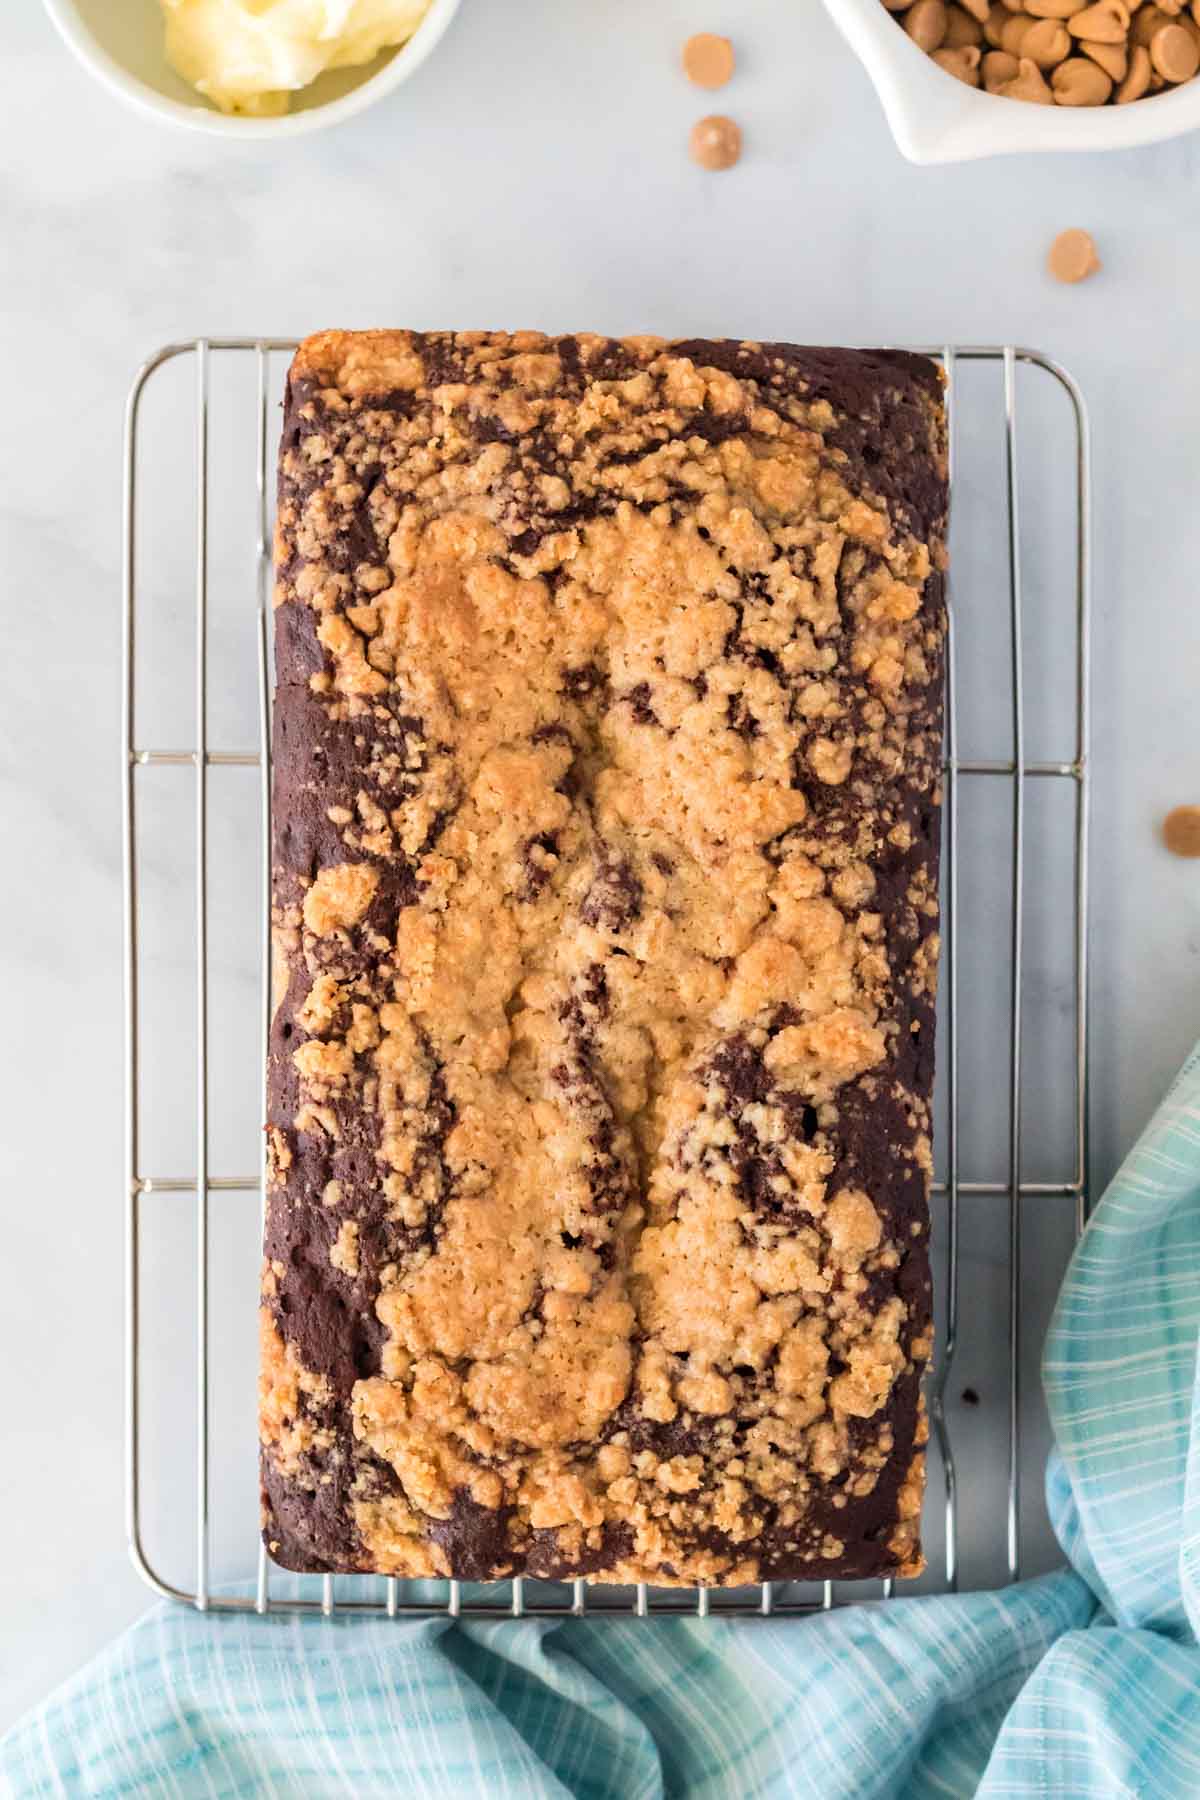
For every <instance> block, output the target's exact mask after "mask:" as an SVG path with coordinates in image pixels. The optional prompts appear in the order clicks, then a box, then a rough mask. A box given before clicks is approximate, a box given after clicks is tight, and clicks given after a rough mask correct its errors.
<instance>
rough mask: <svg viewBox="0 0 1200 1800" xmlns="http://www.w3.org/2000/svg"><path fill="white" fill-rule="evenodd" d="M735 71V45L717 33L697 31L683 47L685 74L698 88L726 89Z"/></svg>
mask: <svg viewBox="0 0 1200 1800" xmlns="http://www.w3.org/2000/svg"><path fill="white" fill-rule="evenodd" d="M733 69H734V54H733V45H732V44H731V43H730V41H729V39H728V38H727V37H719V36H718V35H717V33H716V32H715V31H697V32H696V33H695V35H694V36H693V37H690V38H689V39H688V41H687V43H686V44H685V45H684V46H683V72H684V74H685V75H686V76H687V78H688V80H689V81H694V82H695V84H696V86H697V87H702V88H719V87H724V86H725V83H726V82H727V81H728V80H729V78H730V76H731V75H732V74H733Z"/></svg>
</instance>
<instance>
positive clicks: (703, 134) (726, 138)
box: [688, 113, 742, 169]
mask: <svg viewBox="0 0 1200 1800" xmlns="http://www.w3.org/2000/svg"><path fill="white" fill-rule="evenodd" d="M688 148H689V150H690V151H691V154H692V161H693V162H698V163H699V164H700V167H701V168H702V169H732V167H733V165H734V163H735V162H736V161H737V160H738V158H739V156H740V155H741V154H742V131H741V127H740V126H739V125H737V124H736V123H735V122H734V120H733V119H726V118H723V117H722V115H721V114H720V113H710V114H709V116H708V117H707V118H706V119H697V120H696V123H695V124H694V125H693V126H692V135H691V137H690V139H689V140H688Z"/></svg>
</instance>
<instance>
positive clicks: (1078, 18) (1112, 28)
mask: <svg viewBox="0 0 1200 1800" xmlns="http://www.w3.org/2000/svg"><path fill="white" fill-rule="evenodd" d="M1129 20H1130V12H1129V8H1128V7H1127V6H1124V5H1122V0H1099V4H1098V5H1096V6H1085V7H1084V9H1083V11H1082V12H1077V13H1072V15H1071V17H1070V18H1069V19H1068V20H1067V30H1068V31H1069V32H1070V33H1071V36H1072V37H1079V38H1087V39H1088V40H1089V41H1090V42H1091V43H1093V44H1123V43H1124V42H1125V39H1126V37H1127V36H1128V35H1129Z"/></svg>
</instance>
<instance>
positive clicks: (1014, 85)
mask: <svg viewBox="0 0 1200 1800" xmlns="http://www.w3.org/2000/svg"><path fill="white" fill-rule="evenodd" d="M996 92H997V93H998V94H1003V96H1004V98H1005V99H1006V100H1032V101H1033V102H1034V103H1035V104H1036V105H1038V106H1053V105H1054V95H1053V94H1052V93H1051V92H1050V89H1049V88H1048V87H1047V85H1046V77H1045V76H1044V75H1043V74H1042V71H1041V70H1040V69H1039V68H1038V66H1037V64H1036V63H1035V62H1030V60H1029V58H1028V57H1027V56H1022V57H1021V59H1020V60H1019V62H1018V64H1017V73H1016V74H1015V75H1014V76H1013V78H1012V80H1011V81H1006V82H1005V83H1004V85H1003V86H1002V87H999V88H997V89H996Z"/></svg>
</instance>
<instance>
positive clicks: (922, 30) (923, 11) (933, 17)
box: [904, 0, 949, 56]
mask: <svg viewBox="0 0 1200 1800" xmlns="http://www.w3.org/2000/svg"><path fill="white" fill-rule="evenodd" d="M948 24H949V17H948V15H947V12H946V8H945V6H944V5H943V3H942V0H916V4H915V5H914V6H910V7H909V9H908V11H907V12H906V13H905V15H904V29H905V31H907V33H908V35H909V37H910V38H911V39H912V41H913V43H914V44H915V45H916V46H917V49H918V50H924V51H926V52H928V54H929V55H931V56H932V54H933V52H934V51H935V50H940V49H941V47H942V44H943V42H944V41H945V37H946V28H947V26H948Z"/></svg>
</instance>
